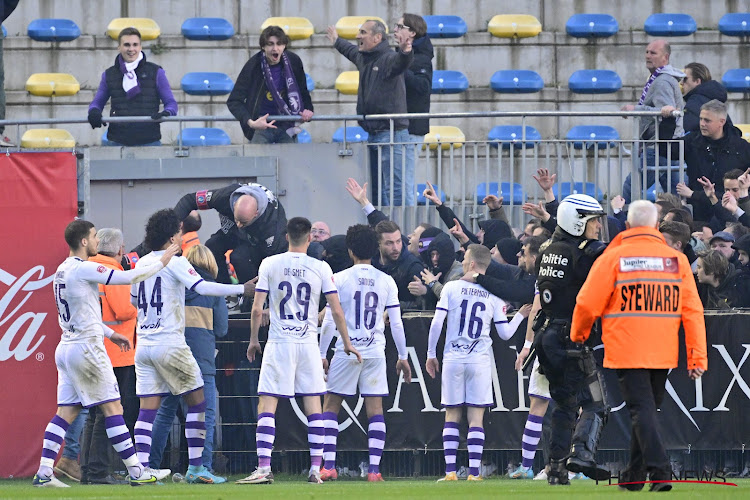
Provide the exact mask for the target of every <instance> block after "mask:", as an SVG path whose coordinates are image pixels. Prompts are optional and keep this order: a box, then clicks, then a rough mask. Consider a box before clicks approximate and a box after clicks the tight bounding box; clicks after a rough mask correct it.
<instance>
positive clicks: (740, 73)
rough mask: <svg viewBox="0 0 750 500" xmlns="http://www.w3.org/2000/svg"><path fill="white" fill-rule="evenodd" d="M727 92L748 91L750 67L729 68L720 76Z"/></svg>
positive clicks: (749, 88) (749, 90) (749, 86)
mask: <svg viewBox="0 0 750 500" xmlns="http://www.w3.org/2000/svg"><path fill="white" fill-rule="evenodd" d="M721 83H723V84H724V86H725V87H726V88H727V91H728V92H750V69H749V68H738V69H730V70H729V71H727V72H726V73H724V76H722V77H721Z"/></svg>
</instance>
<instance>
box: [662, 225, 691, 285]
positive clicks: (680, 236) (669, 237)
mask: <svg viewBox="0 0 750 500" xmlns="http://www.w3.org/2000/svg"><path fill="white" fill-rule="evenodd" d="M659 232H661V234H662V236H664V240H666V242H667V245H669V246H670V247H672V248H674V249H675V250H679V251H680V252H682V253H684V254H685V256H686V257H687V258H688V262H690V268H691V269H692V271H693V273H695V271H696V267H697V266H698V256H697V255H696V253H695V251H694V250H693V247H691V246H690V238H691V236H690V226H688V225H687V224H685V223H684V222H677V221H668V220H665V221H663V222H662V223H661V224H659Z"/></svg>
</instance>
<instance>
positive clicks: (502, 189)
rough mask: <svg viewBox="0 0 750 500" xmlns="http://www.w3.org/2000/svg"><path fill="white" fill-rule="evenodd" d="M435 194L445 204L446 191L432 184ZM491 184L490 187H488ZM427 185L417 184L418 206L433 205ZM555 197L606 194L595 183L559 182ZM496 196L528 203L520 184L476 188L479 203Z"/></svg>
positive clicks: (511, 202)
mask: <svg viewBox="0 0 750 500" xmlns="http://www.w3.org/2000/svg"><path fill="white" fill-rule="evenodd" d="M431 184H432V186H433V187H434V188H435V192H437V193H439V197H440V200H441V201H443V202H445V199H446V195H445V191H443V190H442V189H440V188H439V187H438V185H437V184H436V183H434V182H433V183H431ZM488 184H489V187H488ZM426 187H427V184H417V205H431V204H432V203H431V202H430V201H429V200H427V199H426V198H425V197H424V196H423V194H422V193H424V190H425V188H426ZM552 191H553V192H554V193H555V197H556V198H557V199H558V200H561V199H563V198H565V197H566V196H568V195H570V194H587V195H589V196H592V197H594V198H596V199H597V200H599V201H600V202H603V201H604V193H602V190H601V189H599V188H598V187H596V184H594V183H593V182H559V183H557V184H555V186H554V187H553V188H552ZM487 195H495V196H497V197H501V196H502V198H503V203H504V204H505V205H523V204H524V203H525V202H526V195H525V194H524V192H523V186H522V185H521V184H520V183H518V182H490V183H487V182H481V183H479V184H478V185H477V188H476V199H477V203H479V204H480V205H484V202H483V201H482V200H484V197H485V196H487Z"/></svg>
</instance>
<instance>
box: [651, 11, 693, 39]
mask: <svg viewBox="0 0 750 500" xmlns="http://www.w3.org/2000/svg"><path fill="white" fill-rule="evenodd" d="M643 29H644V30H646V33H648V34H649V35H651V36H688V35H692V34H693V33H695V30H697V29H698V25H696V24H695V19H693V17H692V16H691V15H690V14H651V15H650V16H648V19H646V22H645V23H644V25H643Z"/></svg>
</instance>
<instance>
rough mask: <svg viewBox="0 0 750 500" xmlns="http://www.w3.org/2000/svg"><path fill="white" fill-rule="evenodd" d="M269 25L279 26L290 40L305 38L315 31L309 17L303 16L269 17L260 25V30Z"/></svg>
mask: <svg viewBox="0 0 750 500" xmlns="http://www.w3.org/2000/svg"><path fill="white" fill-rule="evenodd" d="M269 26H280V27H281V29H283V30H284V33H286V34H287V36H288V37H289V39H290V40H306V39H308V38H310V37H311V36H312V35H313V33H314V32H315V28H314V27H313V25H312V23H311V22H310V20H309V19H307V18H304V17H269V18H268V19H266V20H265V21H263V24H261V26H260V30H261V31H263V30H264V29H266V28H268V27H269Z"/></svg>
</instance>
